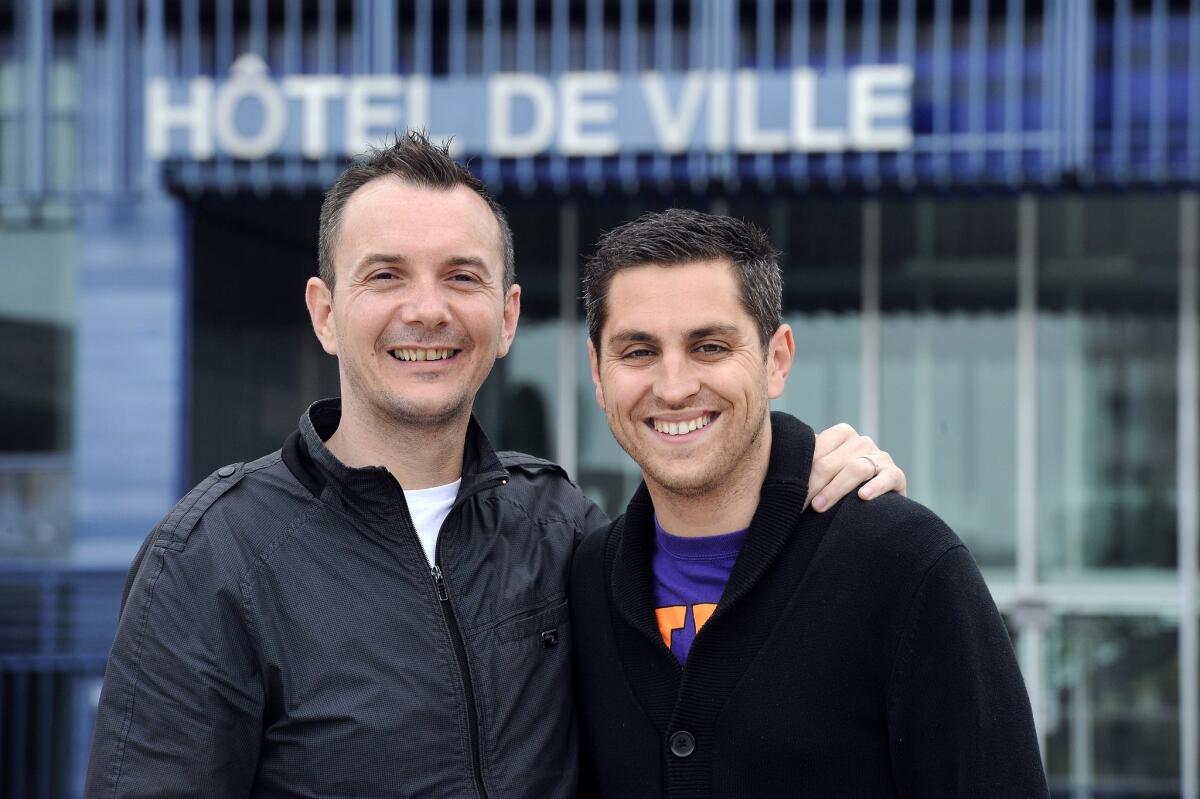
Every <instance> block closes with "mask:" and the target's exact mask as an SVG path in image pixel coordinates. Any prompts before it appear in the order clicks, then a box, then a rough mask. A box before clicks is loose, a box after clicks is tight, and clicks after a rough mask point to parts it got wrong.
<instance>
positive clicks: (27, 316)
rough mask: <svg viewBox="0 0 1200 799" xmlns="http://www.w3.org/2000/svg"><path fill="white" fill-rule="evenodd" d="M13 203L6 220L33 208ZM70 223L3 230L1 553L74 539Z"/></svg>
mask: <svg viewBox="0 0 1200 799" xmlns="http://www.w3.org/2000/svg"><path fill="white" fill-rule="evenodd" d="M9 208H10V209H11V210H13V211H15V212H16V213H11V214H8V216H9V217H10V218H20V216H21V215H22V214H21V213H20V212H21V211H28V210H29V209H21V208H19V207H16V206H9ZM73 228H74V222H73V220H70V219H67V220H64V224H61V225H59V224H54V225H44V224H35V223H32V222H24V223H22V222H17V223H13V224H10V225H9V226H6V227H0V275H3V276H4V291H0V375H3V378H2V379H0V558H2V557H6V556H13V555H16V556H36V557H52V556H58V555H62V554H64V553H65V552H66V549H67V547H68V546H69V545H70V535H71V529H72V521H71V456H70V449H71V421H72V412H71V410H72V400H73V397H72V394H71V390H72V383H73V381H72V368H73V354H74V335H75V279H76V261H77V256H76V248H77V238H76V234H75V232H74V229H73Z"/></svg>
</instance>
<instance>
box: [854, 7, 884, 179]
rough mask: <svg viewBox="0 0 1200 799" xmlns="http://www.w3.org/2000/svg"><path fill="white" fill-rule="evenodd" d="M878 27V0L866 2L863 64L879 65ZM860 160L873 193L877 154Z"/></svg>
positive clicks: (876, 172) (877, 169) (877, 168)
mask: <svg viewBox="0 0 1200 799" xmlns="http://www.w3.org/2000/svg"><path fill="white" fill-rule="evenodd" d="M880 27H881V25H880V8H879V0H866V2H865V3H864V4H863V17H862V52H861V53H860V54H859V61H860V62H862V63H864V64H877V63H879V46H880V44H879V42H880V38H881V33H880ZM860 159H861V161H860V163H861V164H862V178H863V185H864V186H866V187H867V189H868V191H873V190H875V189H877V188H878V187H879V154H878V153H874V152H868V153H863V154H862V155H861V156H860Z"/></svg>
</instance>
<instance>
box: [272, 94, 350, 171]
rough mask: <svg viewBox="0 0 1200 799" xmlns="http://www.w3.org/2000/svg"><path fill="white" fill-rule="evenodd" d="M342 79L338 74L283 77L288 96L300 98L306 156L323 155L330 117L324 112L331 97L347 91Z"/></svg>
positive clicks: (324, 154) (301, 141) (301, 146)
mask: <svg viewBox="0 0 1200 799" xmlns="http://www.w3.org/2000/svg"><path fill="white" fill-rule="evenodd" d="M344 88H345V87H344V86H343V85H342V79H341V78H340V77H338V76H337V75H289V76H288V77H286V78H284V79H283V92H284V94H286V95H287V96H288V97H295V98H298V99H299V100H300V118H301V120H302V124H303V126H304V127H303V131H304V132H303V134H302V138H301V140H300V152H301V153H303V154H304V157H305V158H312V159H317V158H324V157H325V156H326V155H327V154H328V153H326V151H325V150H326V147H327V139H326V135H325V134H326V129H327V128H328V120H327V119H326V116H325V112H326V110H327V109H328V102H329V100H331V99H333V98H335V97H337V96H338V95H340V94H341V93H342V91H343V90H344Z"/></svg>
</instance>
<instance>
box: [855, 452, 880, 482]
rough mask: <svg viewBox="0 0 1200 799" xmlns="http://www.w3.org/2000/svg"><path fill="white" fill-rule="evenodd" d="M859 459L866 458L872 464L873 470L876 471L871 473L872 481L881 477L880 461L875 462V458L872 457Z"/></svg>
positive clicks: (864, 456)
mask: <svg viewBox="0 0 1200 799" xmlns="http://www.w3.org/2000/svg"><path fill="white" fill-rule="evenodd" d="M858 457H860V458H866V459H867V461H868V462H869V463H870V464H871V468H872V469H874V471H873V472H872V473H871V478H872V479H874V478H875V477H876V476H878V475H879V461H877V460H875V458H874V457H872V456H871V455H859V456H858Z"/></svg>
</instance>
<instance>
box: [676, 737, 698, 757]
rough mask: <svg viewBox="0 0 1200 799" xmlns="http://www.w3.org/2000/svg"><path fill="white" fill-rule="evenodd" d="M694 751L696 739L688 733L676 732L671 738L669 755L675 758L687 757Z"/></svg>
mask: <svg viewBox="0 0 1200 799" xmlns="http://www.w3.org/2000/svg"><path fill="white" fill-rule="evenodd" d="M695 751H696V739H695V738H694V737H693V736H692V734H691V733H690V732H683V731H680V732H677V733H675V734H674V735H672V736H671V754H673V755H675V757H687V756H688V755H690V754H691V753H692V752H695Z"/></svg>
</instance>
